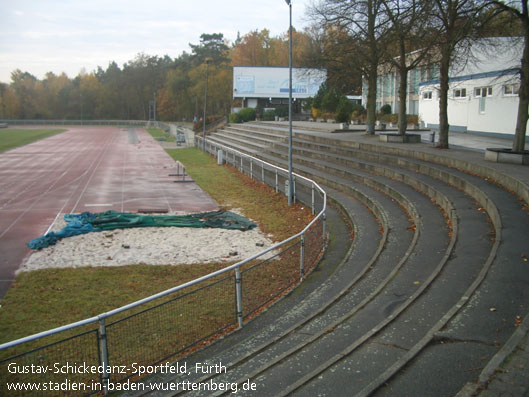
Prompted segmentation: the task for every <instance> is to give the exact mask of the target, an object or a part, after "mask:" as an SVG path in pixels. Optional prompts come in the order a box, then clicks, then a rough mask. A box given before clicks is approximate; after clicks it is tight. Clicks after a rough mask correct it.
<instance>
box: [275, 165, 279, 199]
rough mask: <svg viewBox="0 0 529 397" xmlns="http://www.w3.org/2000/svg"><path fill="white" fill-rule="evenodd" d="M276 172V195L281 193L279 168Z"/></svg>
mask: <svg viewBox="0 0 529 397" xmlns="http://www.w3.org/2000/svg"><path fill="white" fill-rule="evenodd" d="M275 170H276V193H278V192H279V175H278V174H277V168H276V169H275Z"/></svg>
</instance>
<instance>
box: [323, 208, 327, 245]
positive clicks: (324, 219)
mask: <svg viewBox="0 0 529 397" xmlns="http://www.w3.org/2000/svg"><path fill="white" fill-rule="evenodd" d="M326 228H327V212H324V213H323V236H322V237H323V244H325V240H326V237H327V235H326V233H327V231H326Z"/></svg>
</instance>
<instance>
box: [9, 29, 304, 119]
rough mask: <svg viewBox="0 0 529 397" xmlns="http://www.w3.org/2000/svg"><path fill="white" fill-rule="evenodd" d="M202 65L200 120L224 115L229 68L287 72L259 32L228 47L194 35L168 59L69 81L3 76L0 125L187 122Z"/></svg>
mask: <svg viewBox="0 0 529 397" xmlns="http://www.w3.org/2000/svg"><path fill="white" fill-rule="evenodd" d="M294 39H295V43H296V45H295V46H294V56H295V58H296V64H295V65H302V64H303V59H304V58H306V56H305V55H304V53H306V52H307V51H308V50H307V48H308V46H309V45H310V42H311V40H310V37H309V35H308V34H306V33H303V32H295V33H294ZM206 59H207V60H208V114H219V115H227V114H228V113H229V111H230V109H231V106H232V67H233V65H249V66H288V37H287V35H286V34H284V35H283V36H278V37H271V35H270V32H269V31H268V30H267V29H263V30H261V31H258V30H256V31H252V32H249V33H247V34H245V35H244V36H242V37H241V36H240V35H238V37H237V39H236V41H235V42H234V43H232V44H230V43H228V41H227V40H226V39H225V38H224V36H223V34H222V33H214V34H202V35H201V36H200V43H198V44H190V51H189V52H185V51H184V52H183V53H182V54H180V55H179V56H177V57H176V58H171V57H170V56H168V55H164V56H162V57H160V56H156V55H154V56H152V55H147V54H144V53H140V54H137V56H136V57H135V58H134V59H133V60H131V61H128V62H127V63H125V64H124V65H122V66H121V67H120V66H119V65H118V64H117V63H116V62H110V63H109V65H108V67H107V68H106V69H103V68H102V67H98V68H97V70H95V71H93V72H90V73H87V72H85V71H82V72H81V73H79V75H78V76H76V77H75V78H69V77H68V76H67V75H66V74H64V73H62V74H59V75H56V74H54V73H52V72H49V73H47V74H46V75H45V77H44V78H43V79H42V80H39V79H37V78H36V77H35V76H33V75H32V74H30V73H29V72H27V71H21V70H18V69H17V70H15V71H13V72H12V73H11V83H10V84H3V83H1V84H0V118H2V119H58V120H68V119H75V120H79V119H85V120H89V119H103V120H104V119H118V120H136V119H139V120H147V119H149V118H150V117H153V116H154V114H153V111H152V109H153V108H152V103H153V102H155V103H156V118H157V119H158V120H167V121H177V120H178V121H180V120H188V121H191V120H193V119H194V118H195V117H197V116H198V117H200V115H201V114H202V109H203V101H204V88H205V86H204V85H205V77H204V76H205V67H206V66H205V65H206Z"/></svg>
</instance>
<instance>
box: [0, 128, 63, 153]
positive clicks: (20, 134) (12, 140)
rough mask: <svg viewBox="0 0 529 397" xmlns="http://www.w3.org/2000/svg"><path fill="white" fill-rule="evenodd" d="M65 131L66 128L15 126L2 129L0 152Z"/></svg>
mask: <svg viewBox="0 0 529 397" xmlns="http://www.w3.org/2000/svg"><path fill="white" fill-rule="evenodd" d="M64 131H66V130H64V129H56V130H33V129H31V130H19V129H15V128H6V129H0V153H1V152H5V151H6V150H10V149H13V148H16V147H19V146H23V145H27V144H28V143H31V142H35V141H38V140H40V139H44V138H47V137H49V136H52V135H55V134H59V133H61V132H64Z"/></svg>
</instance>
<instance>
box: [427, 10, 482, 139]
mask: <svg viewBox="0 0 529 397" xmlns="http://www.w3.org/2000/svg"><path fill="white" fill-rule="evenodd" d="M432 3H433V4H432V9H431V15H432V17H433V22H434V27H435V28H436V30H437V42H438V51H439V56H440V62H439V64H440V65H439V69H440V70H439V78H440V83H441V87H440V91H439V145H438V147H439V148H442V149H448V131H449V124H448V89H449V72H450V66H451V64H452V61H453V58H454V55H455V54H456V53H457V54H458V55H461V54H463V53H464V48H465V44H468V43H470V39H471V38H472V35H473V33H474V32H476V21H479V20H480V18H479V14H480V12H484V11H485V10H484V7H483V6H484V2H483V1H479V0H434V1H433V2H432Z"/></svg>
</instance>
